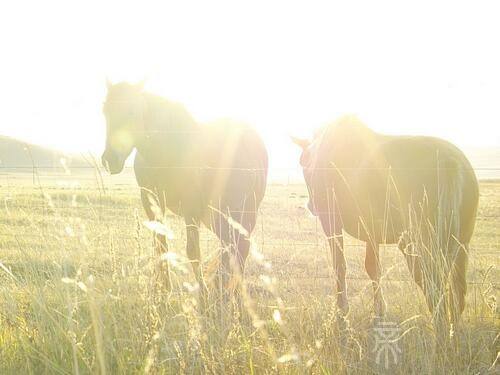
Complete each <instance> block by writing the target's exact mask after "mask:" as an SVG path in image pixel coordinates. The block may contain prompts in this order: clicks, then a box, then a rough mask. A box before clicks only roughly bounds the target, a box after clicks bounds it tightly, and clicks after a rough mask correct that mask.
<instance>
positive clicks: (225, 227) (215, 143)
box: [102, 83, 268, 290]
mask: <svg viewBox="0 0 500 375" xmlns="http://www.w3.org/2000/svg"><path fill="white" fill-rule="evenodd" d="M103 112H104V115H105V117H106V122H107V134H106V149H105V151H104V154H103V155H102V162H103V165H104V166H105V167H106V168H107V169H108V170H109V171H110V172H111V174H116V173H120V172H121V171H122V170H123V167H124V164H125V160H126V159H127V157H128V156H129V155H130V153H131V152H132V150H133V149H134V148H135V149H136V150H137V153H136V156H135V164H134V170H135V176H136V179H137V182H138V184H139V186H140V187H141V198H142V203H143V206H144V209H145V211H146V214H147V216H148V218H149V219H150V220H162V216H163V214H164V212H165V210H166V209H168V210H170V211H172V212H173V213H175V214H177V215H180V216H181V217H183V218H184V221H185V224H186V232H187V245H186V250H187V255H188V258H189V259H190V260H191V262H192V265H193V269H194V272H195V275H196V278H197V280H198V281H199V283H200V286H201V287H202V288H203V290H204V288H205V284H204V282H203V277H202V271H201V267H200V266H199V262H200V246H199V227H200V225H201V224H202V223H203V224H204V225H206V226H207V227H208V228H210V229H211V230H212V231H213V232H214V233H215V234H216V235H217V237H218V238H219V239H220V241H221V242H222V244H223V246H224V248H225V249H230V251H227V252H226V251H224V252H223V256H222V262H221V264H222V267H223V268H224V272H223V273H224V274H225V275H228V274H229V271H230V270H229V267H231V264H232V263H231V262H230V260H231V259H230V258H231V254H232V255H234V259H235V260H236V262H235V263H236V266H237V267H238V271H239V272H241V273H242V272H243V270H244V263H245V259H246V257H247V255H248V253H249V246H250V242H249V239H248V235H249V234H250V233H251V232H252V230H253V229H254V227H255V222H256V213H257V208H258V207H259V205H260V203H261V201H262V198H263V197H264V192H265V189H266V180H267V169H268V158H267V151H266V148H265V146H264V144H263V142H262V140H261V139H260V137H259V136H258V134H257V133H256V132H255V131H254V130H253V129H251V128H249V127H247V126H245V125H240V124H236V123H232V122H229V121H225V122H220V123H218V124H214V125H212V126H202V125H199V124H198V123H197V122H196V121H195V120H194V119H193V118H192V116H191V115H190V114H189V113H188V112H187V111H186V109H185V108H184V107H183V106H182V105H180V104H177V103H173V102H171V101H168V100H166V99H164V98H161V97H159V96H156V95H153V94H150V93H147V92H144V91H143V87H142V85H141V84H138V85H132V84H128V83H118V84H114V85H112V84H109V83H108V93H107V98H106V101H105V103H104V108H103ZM156 208H158V209H156ZM234 222H237V223H239V224H240V225H241V226H239V225H235V224H234ZM155 242H156V249H157V252H158V255H161V254H163V253H164V252H167V250H168V248H167V243H166V238H165V236H164V235H163V234H156V241H155ZM158 264H159V266H158V267H159V269H158V271H159V272H160V273H162V274H163V276H164V280H165V282H166V284H167V287H168V288H170V277H169V273H168V265H167V264H166V262H161V263H160V262H159V263H158ZM227 280H228V279H227V278H226V281H227Z"/></svg>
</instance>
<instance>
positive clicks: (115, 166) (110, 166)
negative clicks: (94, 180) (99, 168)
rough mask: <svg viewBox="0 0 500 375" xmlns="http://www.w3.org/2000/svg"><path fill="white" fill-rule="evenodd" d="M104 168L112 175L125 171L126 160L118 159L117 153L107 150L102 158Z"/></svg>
mask: <svg viewBox="0 0 500 375" xmlns="http://www.w3.org/2000/svg"><path fill="white" fill-rule="evenodd" d="M101 162H102V165H103V167H104V168H105V169H106V170H107V171H108V172H109V173H111V174H118V173H120V172H121V171H123V167H124V165H125V159H124V158H120V157H118V155H117V154H116V152H114V151H110V150H108V149H106V150H105V151H104V153H103V154H102V157H101Z"/></svg>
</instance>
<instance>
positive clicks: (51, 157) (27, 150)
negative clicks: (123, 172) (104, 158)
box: [0, 136, 90, 172]
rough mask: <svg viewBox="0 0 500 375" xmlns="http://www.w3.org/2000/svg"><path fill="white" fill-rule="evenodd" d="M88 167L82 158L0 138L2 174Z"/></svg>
mask: <svg viewBox="0 0 500 375" xmlns="http://www.w3.org/2000/svg"><path fill="white" fill-rule="evenodd" d="M65 165H66V166H67V167H68V168H74V167H77V168H82V167H89V166H90V164H89V162H88V161H86V160H85V158H83V157H82V156H79V155H70V154H67V153H64V152H62V151H58V150H53V149H50V148H45V147H42V146H37V145H34V144H30V143H27V142H24V141H21V140H18V139H14V138H10V137H5V136H0V170H3V172H21V171H30V170H32V169H33V167H35V168H37V169H56V170H60V169H65Z"/></svg>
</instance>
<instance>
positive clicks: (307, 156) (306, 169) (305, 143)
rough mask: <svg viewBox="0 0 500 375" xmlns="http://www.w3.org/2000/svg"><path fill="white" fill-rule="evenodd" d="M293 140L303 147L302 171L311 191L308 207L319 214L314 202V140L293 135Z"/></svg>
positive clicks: (301, 157) (301, 156)
mask: <svg viewBox="0 0 500 375" xmlns="http://www.w3.org/2000/svg"><path fill="white" fill-rule="evenodd" d="M291 138H292V142H293V143H295V144H296V145H297V146H299V147H300V148H301V149H302V153H301V155H300V165H301V167H302V173H303V174H304V180H305V182H306V186H307V190H308V192H309V200H308V202H307V208H308V210H309V211H310V212H311V214H313V215H317V210H316V208H315V206H314V203H313V190H314V189H313V184H312V174H313V173H314V169H313V167H312V153H313V151H314V150H312V148H313V142H311V141H310V140H308V139H303V138H295V137H291Z"/></svg>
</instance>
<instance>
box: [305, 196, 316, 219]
mask: <svg viewBox="0 0 500 375" xmlns="http://www.w3.org/2000/svg"><path fill="white" fill-rule="evenodd" d="M307 209H308V210H309V211H310V212H311V214H312V215H313V216H318V211H317V210H316V207H315V206H314V203H313V202H312V201H311V200H310V199H309V201H307Z"/></svg>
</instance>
